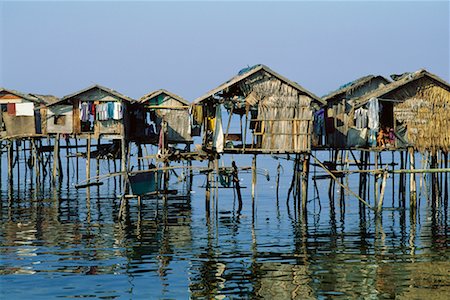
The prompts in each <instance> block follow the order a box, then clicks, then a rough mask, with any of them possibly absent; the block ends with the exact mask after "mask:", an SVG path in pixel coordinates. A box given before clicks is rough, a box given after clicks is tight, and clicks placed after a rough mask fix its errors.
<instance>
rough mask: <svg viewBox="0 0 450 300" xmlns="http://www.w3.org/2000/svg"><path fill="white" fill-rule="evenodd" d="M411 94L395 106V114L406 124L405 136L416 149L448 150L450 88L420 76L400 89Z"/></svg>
mask: <svg viewBox="0 0 450 300" xmlns="http://www.w3.org/2000/svg"><path fill="white" fill-rule="evenodd" d="M399 92H401V93H403V94H404V96H410V98H409V99H408V100H406V101H404V102H403V103H400V104H398V105H397V106H396V107H395V117H396V119H397V120H398V121H400V122H403V123H404V124H405V125H406V127H407V136H406V137H407V139H408V141H409V143H410V144H412V145H413V146H414V147H415V148H416V149H417V150H418V151H421V152H425V151H432V152H434V151H437V150H442V151H449V149H450V92H449V91H448V90H447V89H444V88H443V87H441V86H439V85H437V84H436V83H434V82H432V81H431V80H427V79H423V80H422V82H415V83H414V86H410V87H409V88H407V89H406V88H405V89H402V90H401V91H399Z"/></svg>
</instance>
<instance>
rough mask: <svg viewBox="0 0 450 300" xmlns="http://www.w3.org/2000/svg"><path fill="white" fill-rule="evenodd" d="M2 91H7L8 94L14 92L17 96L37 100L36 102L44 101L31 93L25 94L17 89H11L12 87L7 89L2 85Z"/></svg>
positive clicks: (0, 90)
mask: <svg viewBox="0 0 450 300" xmlns="http://www.w3.org/2000/svg"><path fill="white" fill-rule="evenodd" d="M2 92H6V93H8V94H13V95H16V96H17V97H20V98H22V99H25V100H28V101H32V102H36V103H42V101H40V100H39V99H38V98H36V97H34V96H33V95H30V94H25V93H22V92H19V91H16V90H10V89H5V88H2V87H0V93H2Z"/></svg>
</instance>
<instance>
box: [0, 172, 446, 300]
mask: <svg viewBox="0 0 450 300" xmlns="http://www.w3.org/2000/svg"><path fill="white" fill-rule="evenodd" d="M287 169H288V168H285V170H287ZM286 173H287V172H286ZM24 176H25V175H24ZM283 176H285V177H286V178H290V174H285V175H283ZM286 178H284V179H286ZM3 179H4V178H3ZM244 179H245V178H244ZM45 180H48V178H46V179H45ZM199 180H201V179H199ZM284 181H285V184H288V180H284ZM27 182H28V185H27V187H26V188H25V187H24V186H23V187H22V188H21V189H20V190H16V189H14V190H10V189H8V187H7V184H5V182H3V183H2V187H3V190H2V194H1V199H2V201H1V206H0V219H1V225H0V230H1V231H0V240H1V248H0V255H1V261H2V263H1V268H0V295H1V297H2V298H5V299H8V298H11V297H13V296H14V297H15V298H23V299H29V298H42V299H47V298H52V297H71V298H72V297H77V298H78V297H99V298H110V299H113V298H182V299H184V298H188V297H189V296H190V297H192V298H205V299H209V298H218V299H221V298H274V299H316V298H328V297H329V298H333V299H334V298H338V299H348V298H369V299H371V298H395V297H398V298H400V299H411V298H416V299H424V298H429V299H430V298H433V299H448V298H449V295H450V279H449V278H450V276H449V275H450V263H449V250H448V246H449V237H448V232H449V228H448V200H445V199H444V201H441V202H439V205H434V204H433V202H431V201H429V200H426V199H422V202H420V206H418V208H417V210H413V209H409V208H408V207H406V208H399V209H397V208H396V209H388V210H385V211H384V212H383V213H382V215H380V216H375V215H374V214H373V213H371V212H370V211H368V210H367V209H364V208H363V207H360V206H359V203H358V202H357V201H354V200H355V199H351V198H349V197H348V195H345V194H340V195H339V197H338V198H337V199H339V201H336V202H335V200H336V199H330V198H329V197H327V192H328V190H327V188H328V183H320V182H318V183H314V184H316V187H314V185H313V184H311V186H312V187H314V189H312V190H311V193H317V195H316V196H314V197H312V199H313V200H311V201H312V202H311V203H310V205H311V206H310V208H309V214H308V217H307V218H306V217H305V216H304V215H303V214H297V209H296V208H295V207H293V205H294V204H293V203H292V201H291V202H289V203H288V205H285V201H284V198H283V192H284V191H286V190H287V189H286V187H285V186H283V178H281V180H280V201H278V199H277V198H276V192H275V187H273V189H271V187H269V186H261V187H259V194H258V195H257V197H258V201H257V203H258V207H257V214H256V215H254V216H252V213H251V211H252V208H251V198H250V197H249V195H247V194H248V191H245V190H244V189H243V200H244V206H243V210H242V212H241V213H240V214H237V213H236V203H235V201H233V199H235V198H234V196H233V191H231V190H226V191H220V193H219V198H220V199H219V198H215V200H214V201H216V202H215V203H218V202H219V203H218V205H217V206H216V205H213V206H212V209H213V213H212V214H211V215H210V217H209V218H207V217H206V214H205V210H204V202H203V201H204V195H203V194H202V191H201V190H197V191H196V193H194V194H193V195H192V196H191V197H182V196H174V197H169V198H168V199H167V201H164V199H155V198H153V199H144V200H142V205H141V206H139V205H138V203H137V200H135V199H130V200H129V203H128V205H127V206H126V212H125V214H124V216H125V217H124V218H123V219H121V220H118V218H117V215H118V212H119V195H118V194H116V193H115V189H114V186H115V182H114V180H113V179H111V180H110V181H107V182H105V184H104V185H103V186H102V187H91V188H90V189H86V190H75V189H73V188H71V186H70V185H67V184H66V183H65V182H63V183H62V184H59V186H57V189H52V190H50V189H49V188H48V187H47V188H44V187H45V185H42V186H41V189H40V190H39V191H38V190H37V189H36V184H33V187H31V182H32V180H31V181H30V180H28V181H27ZM247 182H248V181H247ZM194 186H196V183H195V182H194ZM324 191H325V192H324ZM245 192H247V193H245ZM390 192H391V191H386V195H390ZM319 193H320V194H321V197H319V195H318V194H319ZM423 194H425V193H423ZM395 196H397V194H395ZM219 200H220V201H219ZM319 201H320V202H319ZM446 201H447V202H446ZM387 203H390V201H389V202H387ZM335 210H336V211H338V213H339V215H338V216H336V212H335ZM17 274H23V275H24V276H16V275H17ZM6 286H7V287H8V288H5V287H6Z"/></svg>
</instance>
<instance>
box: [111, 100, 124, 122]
mask: <svg viewBox="0 0 450 300" xmlns="http://www.w3.org/2000/svg"><path fill="white" fill-rule="evenodd" d="M112 118H113V119H114V120H121V119H122V118H123V106H122V103H120V102H114V108H113V116H112Z"/></svg>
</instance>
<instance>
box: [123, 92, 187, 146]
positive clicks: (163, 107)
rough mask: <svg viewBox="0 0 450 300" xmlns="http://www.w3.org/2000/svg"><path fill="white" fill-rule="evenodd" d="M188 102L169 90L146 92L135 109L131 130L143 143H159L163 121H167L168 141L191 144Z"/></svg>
mask: <svg viewBox="0 0 450 300" xmlns="http://www.w3.org/2000/svg"><path fill="white" fill-rule="evenodd" d="M189 104H190V103H189V102H188V101H187V100H185V99H183V98H182V97H180V96H178V95H176V94H173V93H171V92H169V91H166V90H163V89H161V90H157V91H154V92H151V93H149V94H147V95H145V96H143V97H142V98H141V99H140V100H139V103H138V104H137V105H138V107H139V109H138V110H134V113H132V114H133V118H132V119H133V122H132V128H133V130H132V132H133V133H134V134H135V139H136V140H137V141H139V142H140V143H157V142H158V137H159V134H160V130H161V128H162V123H163V122H165V123H166V125H167V134H166V138H167V142H168V143H171V144H191V143H192V137H191V122H190V117H189ZM139 111H140V112H139Z"/></svg>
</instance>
